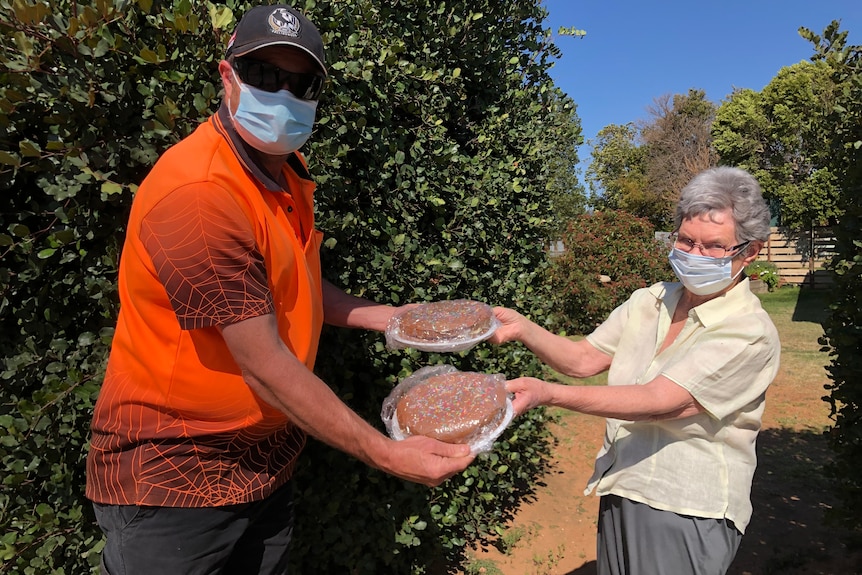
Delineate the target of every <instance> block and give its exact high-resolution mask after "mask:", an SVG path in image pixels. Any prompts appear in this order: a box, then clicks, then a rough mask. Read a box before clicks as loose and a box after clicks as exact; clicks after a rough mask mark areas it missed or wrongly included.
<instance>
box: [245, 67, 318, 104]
mask: <svg viewBox="0 0 862 575" xmlns="http://www.w3.org/2000/svg"><path fill="white" fill-rule="evenodd" d="M233 68H234V70H236V72H237V74H239V79H240V80H242V81H243V83H244V84H248V85H249V86H254V87H255V88H260V89H261V90H265V91H267V92H278V91H279V90H281V89H282V88H284V87H286V88H287V89H288V90H290V93H291V94H293V95H294V96H296V97H297V98H301V99H303V100H318V99H320V94H321V93H322V92H323V84H324V82H325V80H326V78H325V77H323V76H319V75H317V74H300V73H298V72H288V71H287V70H282V69H281V68H279V67H278V66H275V65H273V64H270V63H268V62H261V61H260V60H252V59H251V58H234V60H233Z"/></svg>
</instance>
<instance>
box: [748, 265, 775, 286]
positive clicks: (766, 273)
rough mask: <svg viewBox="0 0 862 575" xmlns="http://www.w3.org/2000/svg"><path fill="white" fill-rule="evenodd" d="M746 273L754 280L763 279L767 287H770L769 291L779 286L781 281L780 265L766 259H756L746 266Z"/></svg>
mask: <svg viewBox="0 0 862 575" xmlns="http://www.w3.org/2000/svg"><path fill="white" fill-rule="evenodd" d="M745 275H747V276H748V277H749V278H751V279H753V280H756V279H759V280H762V281H763V283H765V284H766V287H768V288H769V291H772V290H774V289H775V288H776V287H778V284H779V282H780V281H781V274H780V272H779V270H778V266H777V265H775V264H774V263H773V262H770V261H766V260H755V261H753V262H751V263H750V264H748V265H747V266H745Z"/></svg>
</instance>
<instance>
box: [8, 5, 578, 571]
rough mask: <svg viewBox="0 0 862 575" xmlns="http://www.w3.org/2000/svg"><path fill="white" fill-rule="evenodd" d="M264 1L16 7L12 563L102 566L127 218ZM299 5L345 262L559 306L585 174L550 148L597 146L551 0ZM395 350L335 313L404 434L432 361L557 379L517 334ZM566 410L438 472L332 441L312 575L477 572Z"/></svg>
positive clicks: (391, 289) (303, 470) (398, 287)
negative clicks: (437, 478)
mask: <svg viewBox="0 0 862 575" xmlns="http://www.w3.org/2000/svg"><path fill="white" fill-rule="evenodd" d="M252 4H253V3H251V2H238V1H228V2H224V3H222V4H212V3H209V2H206V3H201V2H191V1H190V0H179V1H173V2H167V1H166V2H158V1H152V0H138V1H137V2H132V1H128V0H114V1H110V0H84V1H77V2H75V1H70V0H64V1H47V0H45V1H36V2H21V1H20V0H15V1H9V0H0V192H2V193H0V205H1V206H2V209H0V254H2V264H0V333H2V339H0V351H2V361H3V363H2V373H0V377H2V386H0V460H2V468H0V561H2V565H0V573H39V574H42V573H67V574H75V575H77V574H80V573H86V572H88V571H89V570H90V569H91V568H92V567H93V566H94V565H96V564H97V562H98V551H99V550H100V547H101V536H100V533H99V531H98V529H97V528H96V526H95V523H94V521H93V517H92V512H91V508H90V506H89V503H88V502H87V501H86V500H85V499H84V498H83V483H84V466H83V462H84V458H85V456H86V449H87V441H88V433H89V419H90V414H91V410H92V406H93V403H94V401H95V398H96V397H97V394H98V390H99V383H100V381H101V377H102V373H103V369H104V363H105V359H106V355H107V351H108V349H109V346H110V341H111V335H112V329H113V324H114V321H115V318H116V313H117V295H116V286H115V279H116V269H117V264H118V260H119V246H120V245H121V243H122V237H123V232H124V229H123V228H124V225H125V220H126V215H127V211H128V208H129V204H130V201H131V198H132V195H133V193H134V191H135V189H136V185H137V183H139V182H140V181H141V180H142V178H143V177H144V176H145V174H146V172H147V170H148V169H149V167H150V166H151V165H152V164H153V162H154V161H155V160H156V158H157V157H158V156H159V154H160V153H161V152H163V151H164V149H165V148H166V147H168V146H169V145H170V144H172V143H174V142H175V141H177V140H178V139H179V138H181V137H182V136H184V135H186V134H188V133H189V132H190V131H191V130H192V129H193V128H194V126H195V125H197V123H198V122H199V121H200V120H201V119H203V118H204V117H206V116H207V115H208V114H209V113H211V112H212V111H213V110H214V109H215V108H216V107H217V105H218V103H219V101H220V86H219V83H218V75H217V71H216V67H217V64H218V61H219V59H220V58H221V56H222V50H223V48H222V47H223V46H224V44H225V41H226V39H227V36H228V35H229V31H230V30H231V29H232V27H233V25H234V22H235V18H236V17H237V16H239V15H240V14H241V13H242V12H243V11H244V10H246V9H247V8H248V7H249V6H250V5H252ZM297 7H298V8H300V9H303V10H304V11H306V13H307V14H308V15H309V16H310V18H311V19H312V20H313V21H315V22H316V23H317V24H318V26H319V28H320V30H321V33H322V34H323V37H324V40H325V42H326V44H327V58H328V61H329V64H330V70H331V79H330V83H329V86H328V89H327V92H326V94H325V96H324V97H323V99H322V101H321V104H320V107H319V113H318V118H319V121H318V127H317V130H316V132H315V134H314V136H313V137H312V140H311V142H310V144H309V145H308V146H307V147H306V148H307V149H306V151H307V153H308V157H309V162H310V166H311V170H312V172H313V174H314V176H315V178H316V179H317V181H318V182H319V194H318V199H317V201H318V205H317V212H318V218H319V223H320V226H321V228H322V229H323V230H324V231H325V232H326V236H327V240H326V244H325V248H324V253H323V257H324V265H325V267H326V275H327V277H328V278H329V279H330V280H331V281H333V282H334V283H336V284H337V285H340V286H342V287H344V288H345V289H347V290H349V291H351V292H352V293H355V294H357V295H362V296H364V297H368V298H371V299H375V300H379V301H381V302H392V303H403V302H412V301H422V300H435V299H445V298H454V297H471V298H476V299H480V300H483V301H487V302H488V303H492V304H502V305H509V306H514V307H516V308H518V309H520V310H521V311H523V312H525V313H527V314H529V315H531V317H533V318H534V319H536V320H538V321H544V319H545V318H546V317H547V316H548V314H547V311H546V309H545V308H546V306H547V305H548V301H549V300H548V298H547V297H546V293H545V291H544V287H543V286H544V285H545V283H544V272H545V263H544V262H545V259H544V257H545V256H544V250H543V246H544V244H545V243H546V235H547V230H548V229H550V228H551V227H552V226H554V225H556V222H554V221H553V210H552V199H553V198H554V196H555V195H559V194H560V193H561V192H563V191H564V190H558V189H555V185H554V182H555V181H557V182H559V181H566V179H567V178H561V177H559V176H560V174H559V173H558V172H557V173H556V174H555V173H552V172H553V170H552V168H550V167H549V166H550V165H551V164H550V163H549V162H548V161H547V159H548V158H549V157H551V156H555V155H556V157H560V156H561V155H562V156H564V157H573V154H572V150H573V149H574V147H575V146H576V145H577V144H578V143H579V142H580V127H579V123H578V121H577V118H576V116H575V112H574V105H573V103H572V102H571V101H570V100H569V99H568V98H566V97H565V96H563V95H562V94H561V93H560V91H559V90H558V89H557V88H555V87H554V86H553V83H552V81H551V80H550V78H549V76H548V74H547V70H548V67H549V65H550V62H551V59H553V57H555V56H557V55H558V52H557V50H556V48H555V47H554V46H553V44H552V43H550V41H549V39H548V36H547V35H546V33H545V31H543V29H542V23H543V19H544V17H545V15H546V14H545V11H544V9H543V8H542V7H541V4H540V2H539V0H534V1H531V2H520V3H499V2H494V1H491V0H485V1H483V0H476V1H466V0H465V1H455V2H443V1H433V0H415V1H411V2H392V1H383V0H378V1H370V0H340V1H331V2H329V1H319V2H315V1H314V0H305V1H304V2H303V1H300V2H299V3H298V4H297ZM556 165H557V166H559V163H557V164H556ZM570 167H571V166H569V167H568V168H570ZM563 168H566V166H563ZM556 169H557V170H559V169H560V168H559V167H557V168H556ZM383 343H384V342H383V338H382V337H381V336H380V334H371V333H363V332H358V331H346V330H327V331H326V332H325V334H324V341H323V345H322V346H321V351H320V361H319V365H320V368H319V372H320V374H321V375H322V376H323V377H324V379H325V380H326V381H327V382H329V383H330V384H332V386H333V387H334V388H335V389H336V390H337V392H338V393H339V394H340V395H341V397H343V398H344V399H345V401H347V402H348V403H349V404H350V405H351V406H353V407H354V408H355V409H356V410H357V411H358V412H359V413H361V414H362V415H363V416H364V417H366V418H367V419H368V420H369V421H373V422H375V423H376V424H378V425H380V426H381V428H382V425H381V424H380V419H379V408H380V403H381V401H382V398H383V397H385V395H386V394H387V393H388V391H389V389H391V387H392V385H393V384H394V383H395V382H396V381H397V380H398V379H399V378H400V377H403V376H404V375H406V374H408V373H410V372H411V371H413V370H415V369H416V368H418V367H421V366H423V365H427V364H430V363H440V362H447V363H452V364H454V365H456V366H457V367H460V368H462V369H473V370H482V371H498V372H502V373H505V374H507V375H509V376H515V375H521V374H528V373H532V374H537V373H538V372H539V366H538V364H537V363H536V361H535V359H534V358H533V356H532V355H531V354H529V353H527V352H525V350H524V349H523V347H521V346H516V345H510V346H506V347H502V348H494V347H491V346H489V345H488V344H483V345H481V346H479V347H478V348H476V349H474V350H471V351H468V352H462V353H459V354H450V355H436V354H420V353H417V352H414V351H407V350H405V351H400V352H389V351H387V350H386V349H385V348H384V345H383ZM542 419H543V413H542V412H541V411H536V412H534V413H533V414H531V415H530V416H529V417H524V418H521V419H519V420H518V422H517V423H516V424H515V425H513V426H512V427H511V428H510V429H509V430H508V431H507V433H506V434H505V435H504V437H503V438H502V439H501V441H500V442H499V444H498V446H497V447H496V448H495V450H494V451H493V452H492V453H491V454H490V455H489V456H485V457H482V458H481V459H480V460H478V461H477V463H476V464H475V465H473V466H471V467H470V468H469V469H468V470H467V471H465V472H464V473H463V474H461V475H460V476H458V477H456V478H454V479H453V480H452V481H450V482H448V483H447V484H446V485H444V486H442V487H439V488H436V489H426V488H423V487H419V486H415V485H411V484H406V483H404V482H401V481H399V480H395V479H393V478H391V477H388V476H384V475H382V474H380V473H378V472H376V471H374V470H371V469H368V468H366V467H364V466H362V465H360V464H358V463H356V462H355V461H353V460H351V459H349V458H347V457H345V456H343V455H341V454H340V453H337V452H333V451H332V450H329V449H327V448H325V447H324V446H321V445H319V444H316V443H314V442H312V443H311V444H310V446H309V449H308V450H307V453H306V454H305V455H304V456H303V458H302V462H301V465H300V469H299V473H298V483H299V486H300V494H301V496H300V500H299V510H298V512H299V518H298V521H299V526H298V527H299V528H298V531H297V537H296V545H295V552H294V555H293V562H294V567H295V569H296V572H297V573H341V572H344V573H348V572H349V573H383V572H386V573H410V572H414V573H421V572H429V570H431V569H434V568H436V567H437V566H439V565H441V564H456V563H457V562H458V561H460V560H461V558H462V556H463V551H464V549H465V547H466V546H467V545H468V544H469V543H470V542H472V541H475V540H477V539H481V538H491V539H493V538H494V537H496V536H497V535H498V530H499V527H500V524H501V521H502V520H503V519H505V517H506V516H507V514H508V513H510V512H511V511H512V509H513V508H514V507H515V506H517V504H518V501H519V497H520V496H521V495H522V494H523V493H524V492H525V491H526V490H529V486H530V484H531V482H532V481H533V479H534V478H535V477H536V475H537V474H540V473H541V471H542V465H543V461H544V456H545V455H546V453H547V449H548V448H547V443H546V441H545V435H544V427H543V425H542V423H543V421H542ZM435 562H436V564H435Z"/></svg>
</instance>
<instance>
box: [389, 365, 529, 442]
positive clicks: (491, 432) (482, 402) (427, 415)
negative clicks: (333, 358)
mask: <svg viewBox="0 0 862 575" xmlns="http://www.w3.org/2000/svg"><path fill="white" fill-rule="evenodd" d="M380 416H381V418H382V419H383V423H384V424H385V425H386V431H387V432H388V433H389V436H390V437H392V439H396V440H401V439H404V438H406V437H409V436H411V435H424V436H427V437H432V438H434V439H438V440H440V441H445V442H446V443H463V444H467V445H469V446H470V449H471V451H472V452H473V453H482V452H485V451H490V450H491V447H492V446H493V445H494V441H495V440H496V439H497V438H498V437H499V436H500V434H501V433H503V431H505V429H506V427H507V426H508V425H509V423H511V421H512V418H513V416H514V409H513V407H512V401H511V399H510V398H509V396H508V393H507V392H506V379H505V377H504V376H503V375H502V374H488V373H474V372H465V371H458V370H457V369H455V368H454V367H452V366H450V365H436V366H430V367H423V368H422V369H419V370H418V371H416V372H415V373H414V374H413V375H411V376H409V377H407V378H405V379H403V380H402V381H401V382H400V383H399V384H398V385H397V386H395V388H394V389H393V390H392V392H391V393H390V394H389V396H388V397H387V398H386V399H385V400H384V401H383V408H382V410H381V413H380Z"/></svg>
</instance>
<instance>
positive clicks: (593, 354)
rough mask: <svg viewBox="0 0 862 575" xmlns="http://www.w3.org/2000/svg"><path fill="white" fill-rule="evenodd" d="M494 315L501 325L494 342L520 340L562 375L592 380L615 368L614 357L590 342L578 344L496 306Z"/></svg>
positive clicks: (580, 341)
mask: <svg viewBox="0 0 862 575" xmlns="http://www.w3.org/2000/svg"><path fill="white" fill-rule="evenodd" d="M494 315H495V316H496V317H497V319H498V320H499V321H500V324H501V325H500V327H499V328H497V331H495V332H494V335H493V336H491V338H490V341H491V342H492V343H497V344H500V343H504V342H507V341H520V342H521V343H523V344H524V345H526V346H527V347H528V348H529V349H530V351H532V352H533V353H535V354H536V355H537V356H538V357H539V359H541V360H542V361H543V362H544V363H546V364H547V365H549V366H551V367H552V368H553V369H555V370H556V371H558V372H560V373H562V374H565V375H568V376H570V377H590V376H592V375H596V374H597V373H602V372H603V371H605V370H607V369H608V368H609V367H610V365H611V359H612V358H611V356H609V355H608V354H606V353H604V352H602V351H599V350H598V349H596V348H595V347H593V345H592V344H590V342H588V341H587V340H586V339H582V340H578V341H574V340H571V339H569V338H566V337H562V336H559V335H556V334H553V333H551V332H549V331H548V330H546V329H545V328H543V327H541V326H539V325H537V324H536V323H534V322H532V321H530V320H529V319H527V318H525V317H524V316H523V315H521V314H520V313H518V312H516V311H515V310H512V309H508V308H504V307H496V308H494Z"/></svg>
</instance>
